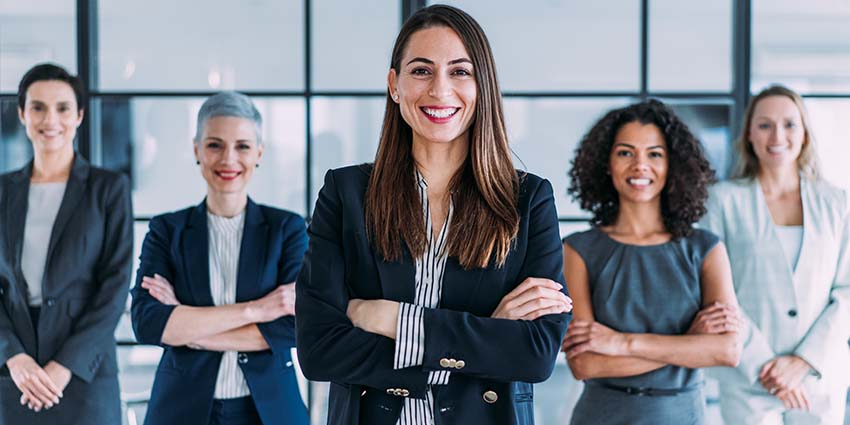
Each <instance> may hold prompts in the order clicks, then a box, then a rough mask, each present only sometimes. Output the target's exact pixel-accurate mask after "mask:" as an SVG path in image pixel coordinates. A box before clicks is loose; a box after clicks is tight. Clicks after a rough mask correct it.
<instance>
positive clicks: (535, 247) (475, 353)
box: [423, 180, 572, 382]
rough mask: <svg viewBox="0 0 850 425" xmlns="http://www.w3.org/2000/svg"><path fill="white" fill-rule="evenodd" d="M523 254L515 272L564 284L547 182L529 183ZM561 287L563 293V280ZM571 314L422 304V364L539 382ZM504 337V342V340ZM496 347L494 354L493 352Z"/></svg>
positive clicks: (522, 276) (555, 353) (548, 372)
mask: <svg viewBox="0 0 850 425" xmlns="http://www.w3.org/2000/svg"><path fill="white" fill-rule="evenodd" d="M532 189H533V190H535V193H534V194H533V196H532V197H531V206H530V208H531V209H530V215H529V220H528V244H527V247H528V248H527V252H526V256H525V259H524V262H523V265H522V268H521V271H520V273H519V276H518V281H519V282H522V281H523V280H525V279H526V278H528V277H538V278H547V279H551V280H553V281H556V282H558V283H560V284H561V285H564V276H563V251H562V247H561V238H560V236H559V233H560V232H559V228H558V217H557V213H556V212H555V199H554V197H553V195H552V186H551V184H550V183H549V182H548V181H546V180H543V181H541V183H540V184H539V185H538V186H537V187H536V188H532ZM563 292H564V293H566V286H565V285H564V289H563ZM571 317H572V315H571V314H551V315H546V316H543V317H540V318H538V319H535V320H531V321H528V320H507V319H494V318H490V317H479V316H476V315H473V314H471V313H467V312H462V311H453V310H446V309H425V357H424V360H423V368H424V369H425V370H431V371H433V370H447V368H446V367H442V366H441V365H440V360H441V359H443V358H453V359H455V360H463V361H464V363H465V365H464V366H463V368H462V369H454V368H451V369H452V373H455V374H458V373H459V374H464V375H471V376H475V377H480V378H485V379H490V380H495V381H502V382H511V381H524V382H542V381H544V380H546V379H547V378H548V377H549V375H551V373H552V369H553V368H554V366H555V360H556V359H557V356H558V353H559V352H560V348H561V340H562V339H563V337H564V333H566V331H567V325H568V323H569V321H570V319H571ZM506 342H507V343H506ZM496 352H498V354H494V353H496Z"/></svg>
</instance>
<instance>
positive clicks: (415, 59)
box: [407, 57, 434, 65]
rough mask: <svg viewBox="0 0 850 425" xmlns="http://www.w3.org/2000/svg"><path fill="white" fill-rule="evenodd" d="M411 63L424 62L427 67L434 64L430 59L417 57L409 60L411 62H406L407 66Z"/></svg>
mask: <svg viewBox="0 0 850 425" xmlns="http://www.w3.org/2000/svg"><path fill="white" fill-rule="evenodd" d="M413 62H425V63H427V64H428V65H433V64H434V61H432V60H431V59H425V58H419V57H416V58H413V59H411V60H410V62H408V63H407V64H408V65H410V64H412V63H413Z"/></svg>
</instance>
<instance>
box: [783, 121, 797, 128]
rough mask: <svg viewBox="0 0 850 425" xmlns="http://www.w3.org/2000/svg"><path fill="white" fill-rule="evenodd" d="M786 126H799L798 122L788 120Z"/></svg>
mask: <svg viewBox="0 0 850 425" xmlns="http://www.w3.org/2000/svg"><path fill="white" fill-rule="evenodd" d="M785 128H788V129H792V128H797V123H796V122H794V121H788V122H787V123H785Z"/></svg>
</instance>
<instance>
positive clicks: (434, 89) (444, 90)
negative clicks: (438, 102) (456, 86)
mask: <svg viewBox="0 0 850 425" xmlns="http://www.w3.org/2000/svg"><path fill="white" fill-rule="evenodd" d="M451 92H452V87H451V81H449V77H448V76H447V75H445V74H443V73H437V74H436V75H435V76H434V79H432V80H431V87H430V89H429V90H428V95H429V96H431V97H434V98H437V99H442V98H445V97H448V96H449V95H451Z"/></svg>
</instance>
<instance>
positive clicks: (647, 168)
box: [608, 121, 668, 204]
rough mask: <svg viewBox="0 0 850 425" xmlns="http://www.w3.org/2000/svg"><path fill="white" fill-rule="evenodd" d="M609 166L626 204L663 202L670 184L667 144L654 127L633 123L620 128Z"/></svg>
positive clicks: (615, 184) (621, 201)
mask: <svg viewBox="0 0 850 425" xmlns="http://www.w3.org/2000/svg"><path fill="white" fill-rule="evenodd" d="M608 166H609V168H610V170H611V180H612V182H613V184H614V188H615V189H616V190H617V193H619V195H620V203H621V204H622V203H623V202H634V203H643V202H659V203H660V199H661V198H660V195H661V192H662V191H663V190H664V184H665V183H666V182H667V166H668V164H667V143H666V142H665V140H664V135H663V134H661V130H659V129H658V127H657V126H655V125H654V124H641V123H640V122H637V121H632V122H630V123H628V124H625V125H623V126H622V127H620V130H619V131H618V132H617V135H616V136H614V145H613V147H612V148H611V156H610V158H609V163H608Z"/></svg>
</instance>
